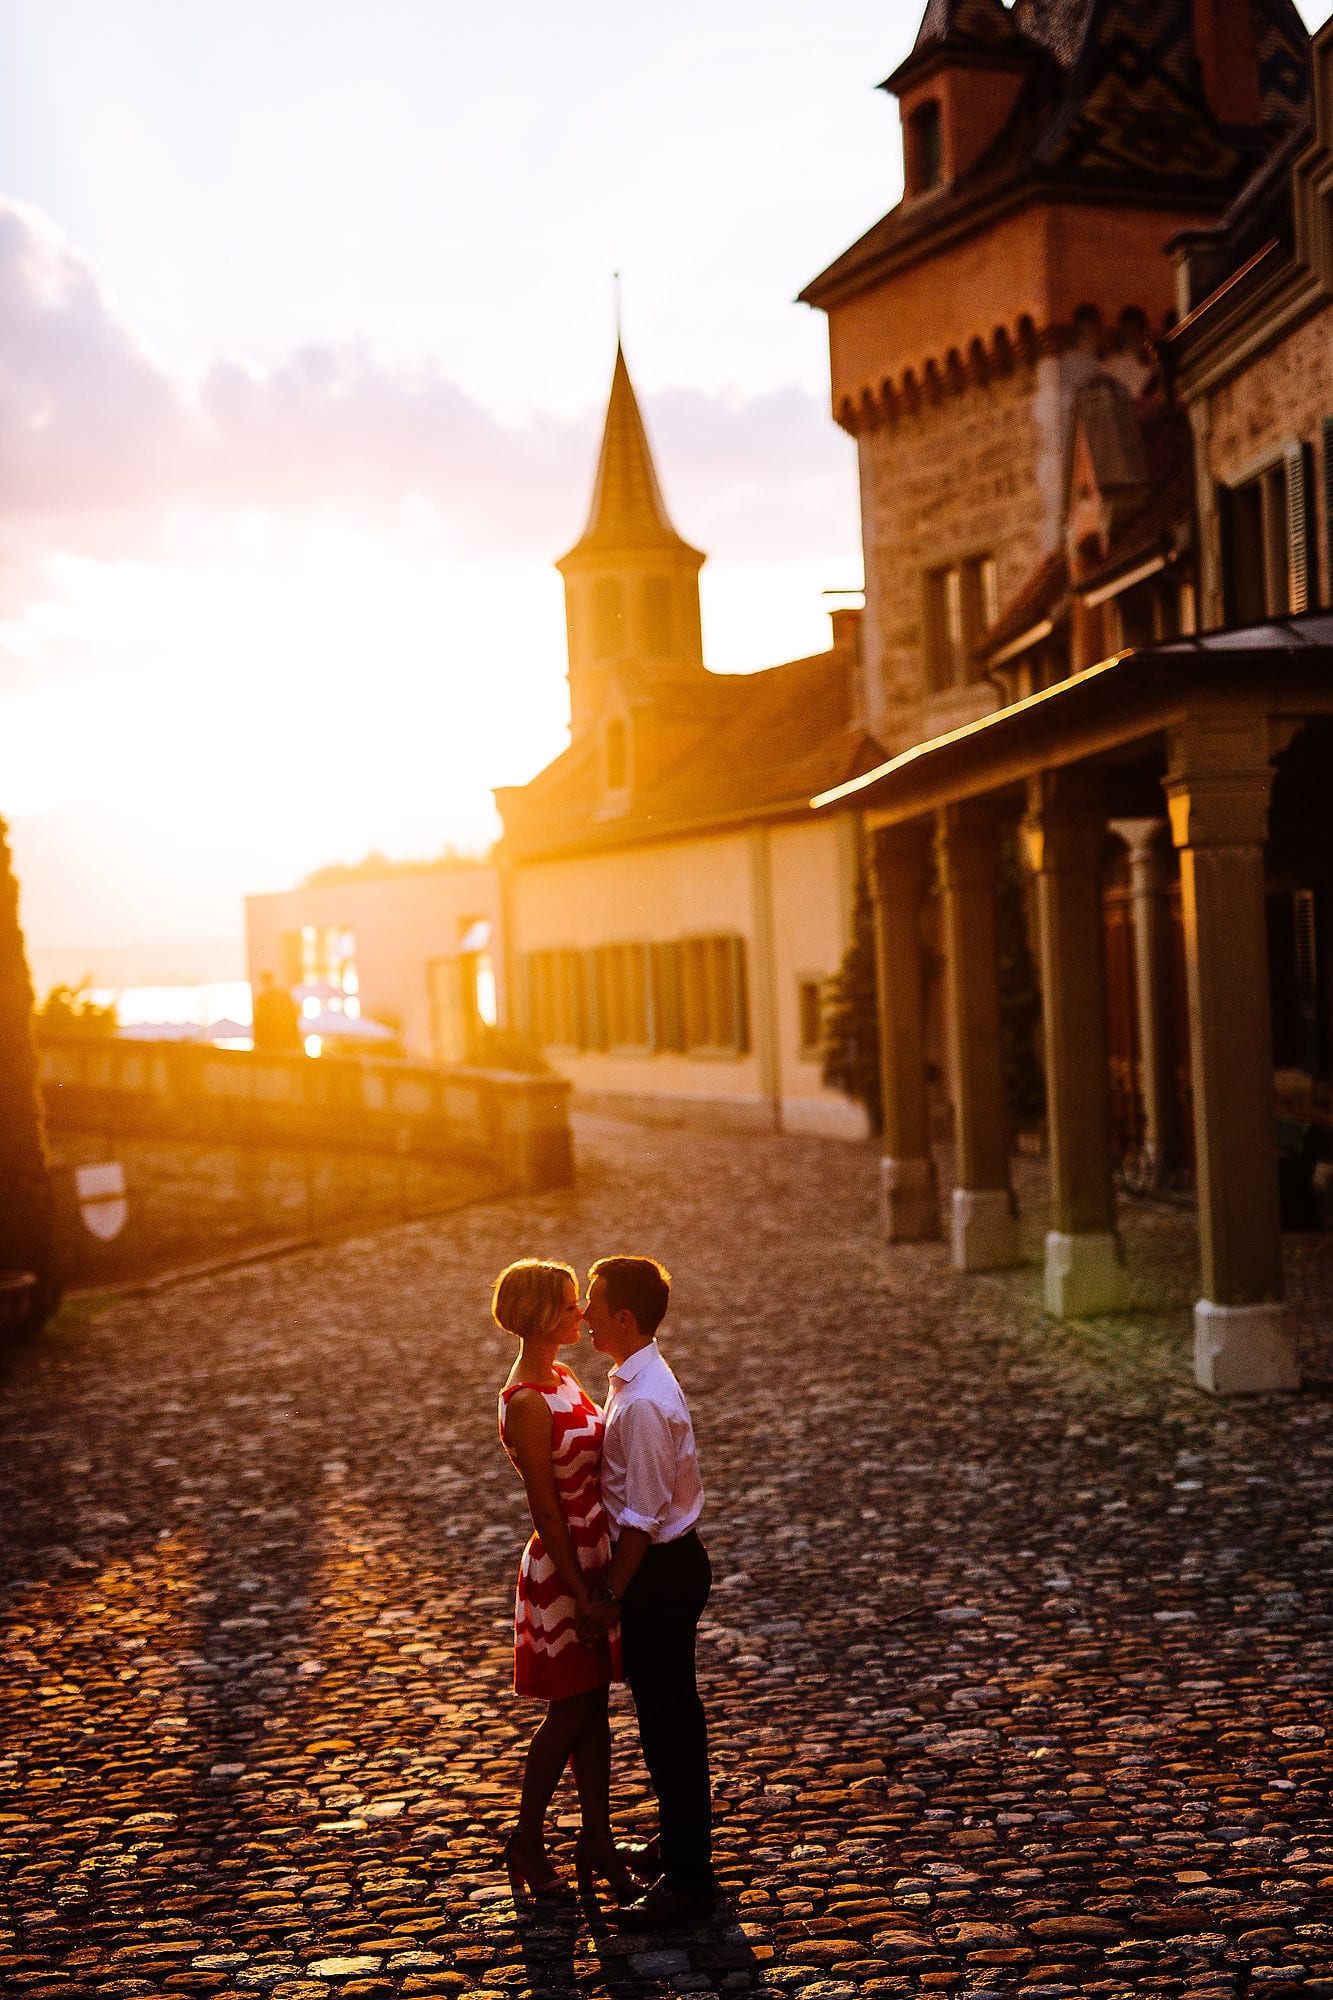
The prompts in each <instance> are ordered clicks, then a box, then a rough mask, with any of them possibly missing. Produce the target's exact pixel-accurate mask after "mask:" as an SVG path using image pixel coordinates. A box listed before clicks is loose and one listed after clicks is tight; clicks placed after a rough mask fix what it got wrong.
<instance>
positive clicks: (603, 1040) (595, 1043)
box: [583, 948, 609, 1049]
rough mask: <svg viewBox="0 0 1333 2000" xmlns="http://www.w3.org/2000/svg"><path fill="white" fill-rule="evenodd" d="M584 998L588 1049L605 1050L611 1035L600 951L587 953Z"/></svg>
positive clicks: (585, 956)
mask: <svg viewBox="0 0 1333 2000" xmlns="http://www.w3.org/2000/svg"><path fill="white" fill-rule="evenodd" d="M583 965H584V983H583V990H584V997H585V1000H586V1002H587V1016H586V1018H587V1024H588V1047H589V1048H590V1049H604V1048H606V1046H607V1037H608V1033H609V1029H608V1023H607V1018H606V987H605V983H604V980H603V977H602V967H603V954H602V951H601V950H600V949H597V948H594V949H593V950H592V951H585V952H584V954H583Z"/></svg>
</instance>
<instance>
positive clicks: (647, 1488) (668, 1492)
mask: <svg viewBox="0 0 1333 2000" xmlns="http://www.w3.org/2000/svg"><path fill="white" fill-rule="evenodd" d="M616 1427H617V1429H618V1431H619V1432H620V1436H619V1439H618V1443H619V1446H620V1451H621V1455H622V1457H623V1460H624V1465H625V1504H624V1506H623V1507H622V1508H621V1509H620V1522H619V1525H620V1526H621V1527H622V1528H638V1529H640V1530H641V1531H642V1532H643V1533H644V1534H645V1535H649V1536H652V1537H653V1539H654V1540H655V1539H656V1537H657V1535H658V1533H659V1532H660V1530H661V1527H662V1524H663V1522H664V1521H665V1520H666V1517H667V1515H668V1513H669V1512H670V1510H671V1496H672V1493H673V1492H674V1490H675V1484H676V1440H675V1436H674V1434H673V1431H672V1425H671V1419H670V1417H669V1416H668V1415H667V1413H666V1411H665V1410H663V1409H661V1408H660V1407H659V1406H658V1404H656V1403H650V1402H649V1401H648V1400H647V1398H646V1397H645V1398H643V1399H641V1400H640V1401H638V1402H633V1403H628V1404H626V1406H625V1408H624V1409H623V1410H621V1411H620V1412H619V1413H618V1415H617V1418H616Z"/></svg>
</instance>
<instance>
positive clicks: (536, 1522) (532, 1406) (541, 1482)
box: [505, 1389, 589, 1610]
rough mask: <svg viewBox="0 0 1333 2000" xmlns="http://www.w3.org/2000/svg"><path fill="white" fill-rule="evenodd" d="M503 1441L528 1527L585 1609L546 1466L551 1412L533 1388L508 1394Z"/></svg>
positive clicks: (581, 1580) (584, 1586)
mask: <svg viewBox="0 0 1333 2000" xmlns="http://www.w3.org/2000/svg"><path fill="white" fill-rule="evenodd" d="M505 1443H506V1444H507V1445H508V1446H509V1449H510V1451H511V1452H512V1453H513V1455H514V1458H515V1460H516V1462H517V1465H518V1469H519V1471H520V1473H521V1474H522V1475H523V1488H524V1491H525V1492H526V1494H527V1496H528V1512H529V1514H530V1515H531V1516H532V1525H533V1527H534V1528H535V1529H536V1530H537V1533H538V1534H539V1535H540V1536H541V1539H542V1546H543V1548H544V1549H545V1550H546V1553H547V1554H548V1555H549V1556H550V1558H551V1561H552V1562H553V1563H554V1564H555V1566H556V1569H557V1570H558V1571H559V1574H560V1576H561V1579H562V1580H563V1582H564V1584H565V1586H566V1588H567V1589H568V1590H569V1592H570V1595H571V1596H572V1597H573V1599H574V1602H575V1604H576V1605H578V1606H579V1608H580V1610H586V1608H587V1606H588V1603H589V1598H588V1586H587V1583H586V1582H585V1581H584V1576H583V1572H582V1570H581V1569H580V1568H579V1560H578V1557H577V1556H576V1555H575V1553H574V1544H573V1542H572V1541H571V1540H570V1535H569V1529H568V1528H567V1527H566V1526H565V1517H564V1515H563V1514H562V1513H561V1511H560V1500H559V1496H558V1495H557V1493H556V1490H555V1469H554V1467H553V1466H552V1464H551V1412H550V1410H549V1409H548V1407H547V1404H546V1398H545V1397H544V1396H541V1395H539V1394H538V1392H537V1391H536V1390H535V1389H517V1390H515V1392H514V1394H513V1395H512V1396H511V1397H510V1398H509V1404H508V1407H507V1409H506V1410H505Z"/></svg>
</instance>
